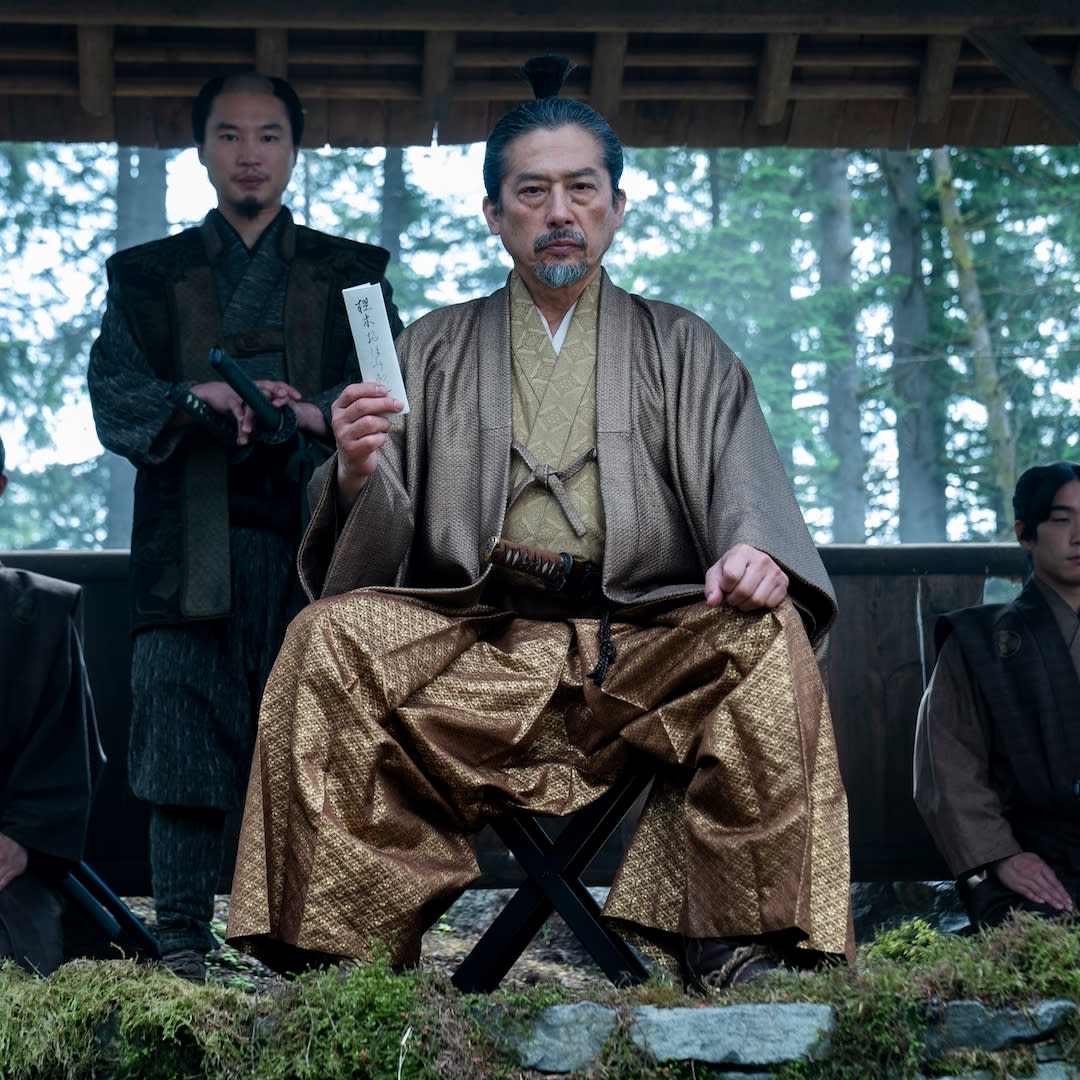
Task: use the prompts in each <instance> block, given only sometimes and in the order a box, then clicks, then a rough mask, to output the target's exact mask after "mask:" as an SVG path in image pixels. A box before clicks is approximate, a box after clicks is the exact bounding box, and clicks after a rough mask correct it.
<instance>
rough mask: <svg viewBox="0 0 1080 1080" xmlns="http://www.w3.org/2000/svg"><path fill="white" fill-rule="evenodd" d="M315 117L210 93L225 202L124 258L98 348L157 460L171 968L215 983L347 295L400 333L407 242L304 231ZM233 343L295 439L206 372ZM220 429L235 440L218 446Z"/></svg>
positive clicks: (345, 358)
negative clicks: (394, 271)
mask: <svg viewBox="0 0 1080 1080" xmlns="http://www.w3.org/2000/svg"><path fill="white" fill-rule="evenodd" d="M303 127H304V113H303V108H302V106H301V104H300V101H299V99H298V98H297V96H296V93H295V92H294V91H293V89H292V87H291V86H289V84H288V83H286V82H284V81H283V80H281V79H273V78H264V77H263V76H259V75H253V74H245V75H233V76H227V77H218V78H215V79H211V80H210V81H209V82H208V83H207V84H206V85H205V86H204V87H203V88H202V90H201V91H200V92H199V95H198V97H197V98H196V99H195V102H194V105H193V107H192V130H193V134H194V139H195V143H196V145H197V146H198V149H199V160H200V161H201V162H202V164H203V165H204V166H205V167H206V171H207V175H208V176H209V178H210V182H211V183H212V184H213V186H214V189H215V191H216V192H217V196H218V204H217V208H216V209H215V210H211V211H210V213H209V214H208V215H207V217H206V219H205V221H204V222H203V223H202V225H201V226H199V227H198V228H193V229H188V230H185V231H184V232H181V233H179V234H177V235H174V236H170V237H167V238H166V239H164V240H158V241H154V242H152V243H149V244H144V245H141V246H139V247H136V248H132V249H130V250H128V251H122V252H119V253H118V254H116V255H114V256H113V257H112V258H111V259H110V260H109V262H108V274H109V294H108V307H107V310H106V312H105V317H104V319H103V322H102V327H101V335H100V337H99V338H98V340H97V342H96V343H95V345H94V347H93V350H92V352H91V357H90V371H89V384H90V395H91V400H92V402H93V406H94V416H95V420H96V423H97V429H98V436H99V438H100V439H101V442H102V443H103V444H104V445H105V446H107V447H108V448H109V449H110V450H114V451H116V452H117V453H119V454H123V455H124V456H125V457H127V458H129V459H130V460H131V461H132V462H133V463H134V464H135V465H136V466H137V469H138V473H137V477H136V481H135V518H134V524H133V527H132V539H131V570H130V601H131V617H132V627H133V631H134V634H135V639H134V647H133V657H132V698H133V713H132V726H131V742H130V751H129V757H128V766H129V777H130V781H131V785H132V788H133V790H134V792H135V794H136V795H137V796H139V798H141V799H145V800H146V801H148V802H149V803H150V804H151V811H150V858H151V868H152V874H153V889H154V897H155V902H156V908H157V933H158V938H159V942H160V945H161V950H162V953H163V957H164V962H165V963H166V964H167V965H168V966H169V967H170V968H172V970H174V971H175V972H176V973H177V974H179V975H181V976H183V977H186V978H190V979H193V980H195V981H201V980H202V979H203V978H204V975H205V954H206V952H207V951H208V950H210V949H212V948H213V947H214V946H215V940H214V937H213V935H212V934H211V931H210V926H209V923H210V918H211V916H212V912H213V895H214V892H215V889H216V885H217V880H218V875H219V873H220V869H221V865H222V858H223V855H224V851H223V825H224V820H225V815H226V813H227V812H228V811H230V810H233V809H234V808H236V807H237V806H238V805H239V804H240V802H241V801H242V798H243V791H244V785H245V782H246V779H247V774H248V768H249V766H250V763H251V749H252V745H253V739H254V733H255V717H256V715H257V711H258V703H259V697H260V695H261V693H262V688H263V685H264V683H265V680H266V675H267V673H268V671H269V669H270V665H271V663H272V662H273V659H274V656H275V654H276V653H277V650H278V647H279V645H280V643H281V638H282V635H283V634H284V630H285V627H286V625H287V623H288V621H289V619H290V618H291V617H292V616H293V615H294V614H295V613H296V612H297V610H298V609H299V607H300V606H301V603H302V595H301V594H300V592H299V589H298V586H297V584H296V580H295V578H296V575H295V570H294V566H295V559H296V547H297V542H298V539H299V536H300V533H301V531H302V524H301V522H302V495H303V484H304V480H305V478H306V475H307V474H308V473H309V471H310V468H309V463H312V459H313V458H314V459H315V460H316V462H317V461H318V460H321V458H322V457H325V456H326V454H327V453H329V451H330V449H331V448H332V443H333V436H332V434H331V430H330V405H331V402H332V401H333V400H334V399H335V397H337V395H338V394H339V393H340V392H341V389H342V387H343V386H345V385H346V384H348V383H350V382H354V381H355V380H356V379H357V378H358V377H359V370H358V367H357V364H356V357H355V353H354V352H353V351H352V347H351V339H350V334H349V327H348V320H347V314H346V310H345V305H344V303H343V301H342V298H341V290H342V288H345V287H347V286H351V285H356V284H360V283H364V282H381V284H382V287H383V292H384V295H385V297H386V300H387V306H388V309H389V312H390V318H391V326H392V327H393V329H394V331H395V332H397V331H398V330H400V328H401V323H400V320H398V318H397V312H396V310H395V309H394V306H393V303H392V301H391V290H390V286H389V285H388V284H387V283H386V281H385V278H384V277H383V273H384V271H385V269H386V265H387V262H388V259H389V256H388V254H387V252H386V251H384V250H383V249H382V248H377V247H371V246H369V245H367V244H360V243H355V242H353V241H349V240H343V239H339V238H337V237H331V236H326V235H324V234H322V233H318V232H315V231H313V230H311V229H307V228H304V227H302V226H298V225H296V224H294V222H293V219H292V216H291V215H290V213H289V211H288V209H286V208H285V207H284V206H283V205H282V194H283V192H284V190H285V187H286V185H287V184H288V182H289V177H290V174H291V172H292V169H293V166H294V164H295V163H296V158H297V148H298V147H299V145H300V140H301V137H302V135H303ZM214 346H222V347H223V348H224V350H225V352H226V353H228V354H229V355H230V356H232V357H233V358H234V359H235V360H236V362H237V363H238V364H239V366H240V367H241V368H242V369H243V371H244V372H245V373H246V374H247V375H248V376H249V377H250V378H251V379H252V380H254V381H255V382H256V384H257V386H258V387H259V389H260V391H261V392H262V393H263V394H264V395H265V396H266V397H267V398H268V399H269V401H270V403H271V404H272V405H273V406H275V407H277V408H279V409H281V410H289V411H291V413H292V414H293V415H294V417H295V421H296V424H295V427H296V429H297V434H296V435H295V436H294V437H292V438H290V439H288V440H286V441H285V442H283V443H273V444H272V443H270V442H267V441H261V440H260V438H259V437H258V436H259V432H258V430H257V428H256V424H255V420H254V417H253V413H252V409H251V408H250V406H249V405H248V404H246V403H245V402H244V400H243V399H242V398H241V397H240V396H239V395H238V394H237V393H236V391H235V390H234V389H232V387H231V386H230V385H229V384H228V383H226V382H224V381H222V379H221V376H220V375H218V374H217V373H216V371H215V370H214V369H213V368H211V366H210V365H209V363H208V357H209V354H210V350H211V348H212V347H214ZM200 417H201V422H197V420H198V419H199V418H200ZM215 420H216V422H217V426H218V427H219V428H220V427H221V426H222V424H223V423H224V427H225V428H226V429H229V428H230V427H231V433H230V434H228V435H227V436H225V437H224V438H223V437H222V436H221V435H220V434H217V435H215V434H212V433H211V431H210V430H208V427H212V426H213V423H214V421H215ZM289 426H292V425H291V424H290V425H289Z"/></svg>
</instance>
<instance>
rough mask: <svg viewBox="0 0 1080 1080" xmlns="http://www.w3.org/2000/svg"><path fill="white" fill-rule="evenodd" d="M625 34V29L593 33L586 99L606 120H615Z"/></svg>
mask: <svg viewBox="0 0 1080 1080" xmlns="http://www.w3.org/2000/svg"><path fill="white" fill-rule="evenodd" d="M628 36H629V35H628V34H626V32H625V31H614V32H605V33H602V34H597V35H596V42H595V44H594V46H593V55H592V72H591V75H590V79H589V102H590V104H591V105H592V107H593V108H594V109H595V110H596V111H597V112H598V113H600V115H601V116H603V117H604V118H605V119H606V120H607V121H608V123H614V122H615V117H616V116H617V115H618V112H619V106H620V105H621V104H622V86H623V72H624V71H625V69H626V42H627V38H628Z"/></svg>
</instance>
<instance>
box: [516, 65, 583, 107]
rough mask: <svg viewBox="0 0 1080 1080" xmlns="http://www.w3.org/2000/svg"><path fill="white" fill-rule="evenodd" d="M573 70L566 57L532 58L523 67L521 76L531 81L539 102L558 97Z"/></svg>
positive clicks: (530, 83)
mask: <svg viewBox="0 0 1080 1080" xmlns="http://www.w3.org/2000/svg"><path fill="white" fill-rule="evenodd" d="M573 70H574V65H573V64H572V63H570V61H569V60H567V59H566V57H565V56H554V55H548V56H531V57H529V59H528V60H526V61H525V63H524V64H522V65H521V74H522V75H524V76H525V78H526V79H528V80H529V85H530V86H531V87H532V91H533V96H534V97H535V98H536V99H537V101H539V100H540V99H541V98H552V97H558V96H559V91H560V90H561V89H562V88H563V83H565V82H566V77H567V76H568V75H569V74H570V72H571V71H573Z"/></svg>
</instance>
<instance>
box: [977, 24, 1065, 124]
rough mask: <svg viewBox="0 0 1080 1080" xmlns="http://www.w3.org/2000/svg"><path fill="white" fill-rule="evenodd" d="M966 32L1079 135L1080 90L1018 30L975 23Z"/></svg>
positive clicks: (988, 54) (1040, 102)
mask: <svg viewBox="0 0 1080 1080" xmlns="http://www.w3.org/2000/svg"><path fill="white" fill-rule="evenodd" d="M967 36H968V39H969V40H970V41H971V42H972V44H973V45H975V47H976V48H978V49H979V51H980V52H982V53H984V54H985V55H986V56H989V57H990V59H991V60H993V61H994V63H995V64H997V66H998V67H999V68H1000V69H1001V70H1002V71H1003V72H1004V73H1005V74H1006V75H1007V76H1008V77H1009V78H1010V79H1012V81H1013V82H1014V83H1016V85H1017V86H1020V87H1022V88H1023V89H1024V90H1026V91H1027V92H1028V93H1029V94H1030V95H1031V96H1032V97H1033V98H1034V99H1035V100H1036V101H1037V102H1039V104H1040V105H1042V107H1043V108H1044V109H1046V111H1047V112H1048V113H1050V115H1051V116H1053V117H1054V118H1055V119H1056V120H1058V122H1059V123H1061V124H1062V126H1064V127H1066V128H1068V130H1069V131H1071V132H1073V134H1074V135H1076V137H1077V138H1078V139H1080V91H1078V90H1076V89H1075V88H1074V87H1072V86H1070V85H1069V83H1068V82H1067V81H1066V80H1065V79H1063V78H1062V77H1061V76H1060V75H1059V74H1058V73H1057V72H1056V71H1055V70H1054V69H1053V68H1052V67H1051V66H1050V65H1049V64H1048V63H1047V62H1046V61H1045V60H1044V59H1043V58H1042V57H1041V56H1040V55H1039V53H1038V52H1037V51H1036V50H1035V49H1034V48H1033V47H1032V46H1031V45H1030V44H1029V43H1028V41H1027V39H1026V38H1025V37H1024V35H1023V34H1021V33H1020V31H1019V30H1015V29H1013V28H1011V27H1001V28H998V29H986V28H983V27H973V28H972V29H970V30H968V32H967Z"/></svg>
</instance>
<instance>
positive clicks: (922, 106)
mask: <svg viewBox="0 0 1080 1080" xmlns="http://www.w3.org/2000/svg"><path fill="white" fill-rule="evenodd" d="M963 47H964V39H963V38H962V37H961V36H960V35H959V34H935V35H933V36H932V37H931V38H930V40H929V41H928V42H927V44H926V56H925V58H924V60H923V66H922V71H921V72H920V73H919V89H918V91H917V93H916V94H915V119H916V120H917V121H918V122H919V123H920V124H936V123H937V122H938V121H939V120H942V119H944V117H945V114H946V113H947V112H948V111H949V96H950V95H951V94H952V88H953V82H954V80H955V79H956V67H957V63H958V61H959V60H960V50H961V49H962V48H963Z"/></svg>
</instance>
